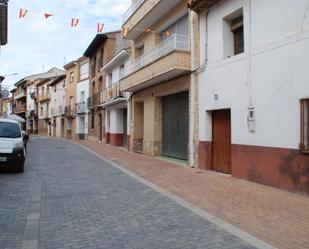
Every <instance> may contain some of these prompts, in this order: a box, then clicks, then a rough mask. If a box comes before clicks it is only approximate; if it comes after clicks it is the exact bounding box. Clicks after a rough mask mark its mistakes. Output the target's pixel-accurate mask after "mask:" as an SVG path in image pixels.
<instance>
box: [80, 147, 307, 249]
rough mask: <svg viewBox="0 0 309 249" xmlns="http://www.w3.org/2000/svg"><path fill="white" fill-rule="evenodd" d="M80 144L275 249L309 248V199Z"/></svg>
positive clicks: (211, 173)
mask: <svg viewBox="0 0 309 249" xmlns="http://www.w3.org/2000/svg"><path fill="white" fill-rule="evenodd" d="M74 142H75V143H79V144H81V145H83V146H86V147H87V148H89V149H90V150H92V151H94V152H96V153H98V154H100V155H103V156H104V157H106V158H108V159H109V160H112V161H114V162H116V163H117V164H119V165H120V166H122V167H124V168H126V169H128V170H130V171H132V172H134V173H135V174H137V175H139V176H141V177H143V178H145V179H146V180H148V181H150V182H152V183H154V184H156V185H157V186H159V187H161V188H164V189H166V190H167V191H169V192H170V193H172V194H174V195H176V196H178V197H181V198H182V199H184V200H186V201H188V202H190V203H192V204H193V205H195V206H196V207H199V208H201V209H204V210H205V211H207V212H209V213H212V214H213V215H215V216H217V217H219V218H221V219H223V220H225V221H226V222H229V223H231V224H233V225H235V226H237V227H239V228H240V229H242V230H244V231H246V232H248V233H250V234H252V235H254V236H255V237H257V238H259V239H261V240H263V241H265V242H268V243H270V244H272V245H273V246H276V247H278V248H286V249H287V248H289V249H298V248H304V249H305V248H306V249H307V248H309V197H306V196H302V195H299V194H295V193H290V192H287V191H283V190H279V189H275V188H271V187H267V186H263V185H260V184H255V183H252V182H248V181H245V180H241V179H237V178H233V177H230V176H226V175H221V174H218V173H215V172H211V171H202V170H198V169H191V168H186V167H182V166H179V165H175V164H173V163H169V162H165V161H162V160H158V159H155V158H152V157H147V156H144V155H139V154H135V153H131V152H127V151H125V150H124V149H122V148H116V147H112V146H109V145H105V144H102V143H96V142H90V141H74Z"/></svg>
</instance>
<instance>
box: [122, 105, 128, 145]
mask: <svg viewBox="0 0 309 249" xmlns="http://www.w3.org/2000/svg"><path fill="white" fill-rule="evenodd" d="M127 121H128V112H127V109H123V147H125V148H127V146H128V136H127V134H128V126H127Z"/></svg>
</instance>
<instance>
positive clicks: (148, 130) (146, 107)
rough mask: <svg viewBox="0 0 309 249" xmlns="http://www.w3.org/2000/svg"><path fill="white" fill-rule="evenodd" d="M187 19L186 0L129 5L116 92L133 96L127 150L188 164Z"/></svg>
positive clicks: (191, 143)
mask: <svg viewBox="0 0 309 249" xmlns="http://www.w3.org/2000/svg"><path fill="white" fill-rule="evenodd" d="M190 20H191V16H190V14H189V11H188V9H187V1H159V0H156V1H149V0H146V1H132V6H131V7H130V8H129V10H128V11H127V12H126V13H125V14H124V16H123V24H122V28H123V30H124V35H125V39H129V40H132V43H131V56H130V63H129V65H128V67H127V70H126V71H125V75H124V77H123V79H121V82H120V90H121V91H128V92H132V93H133V96H132V98H131V101H132V103H131V105H132V113H131V116H130V117H129V119H130V149H131V150H132V151H134V152H139V153H144V154H147V155H151V156H166V157H172V158H177V159H181V160H185V161H187V162H188V165H190V166H194V164H195V145H196V144H197V141H196V139H195V137H196V136H194V128H195V126H196V124H195V123H194V122H193V121H194V113H195V110H194V107H193V106H192V102H191V101H190V100H192V99H194V97H193V96H194V94H195V90H194V88H193V87H192V86H191V46H190V43H191V42H190V29H191V27H190V23H191V21H190Z"/></svg>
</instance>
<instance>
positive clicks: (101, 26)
mask: <svg viewBox="0 0 309 249" xmlns="http://www.w3.org/2000/svg"><path fill="white" fill-rule="evenodd" d="M27 14H28V10H27V9H22V8H20V10H19V18H25V17H26V16H27ZM52 16H55V15H54V14H52V13H43V17H44V19H48V18H50V17H52ZM79 23H80V19H79V18H71V21H70V26H71V27H77V26H78V24H79ZM103 30H104V24H103V23H97V32H98V33H102V32H103Z"/></svg>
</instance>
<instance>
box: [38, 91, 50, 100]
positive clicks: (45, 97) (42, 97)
mask: <svg viewBox="0 0 309 249" xmlns="http://www.w3.org/2000/svg"><path fill="white" fill-rule="evenodd" d="M48 100H50V92H44V93H41V94H39V95H38V97H37V101H38V102H43V101H48Z"/></svg>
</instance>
